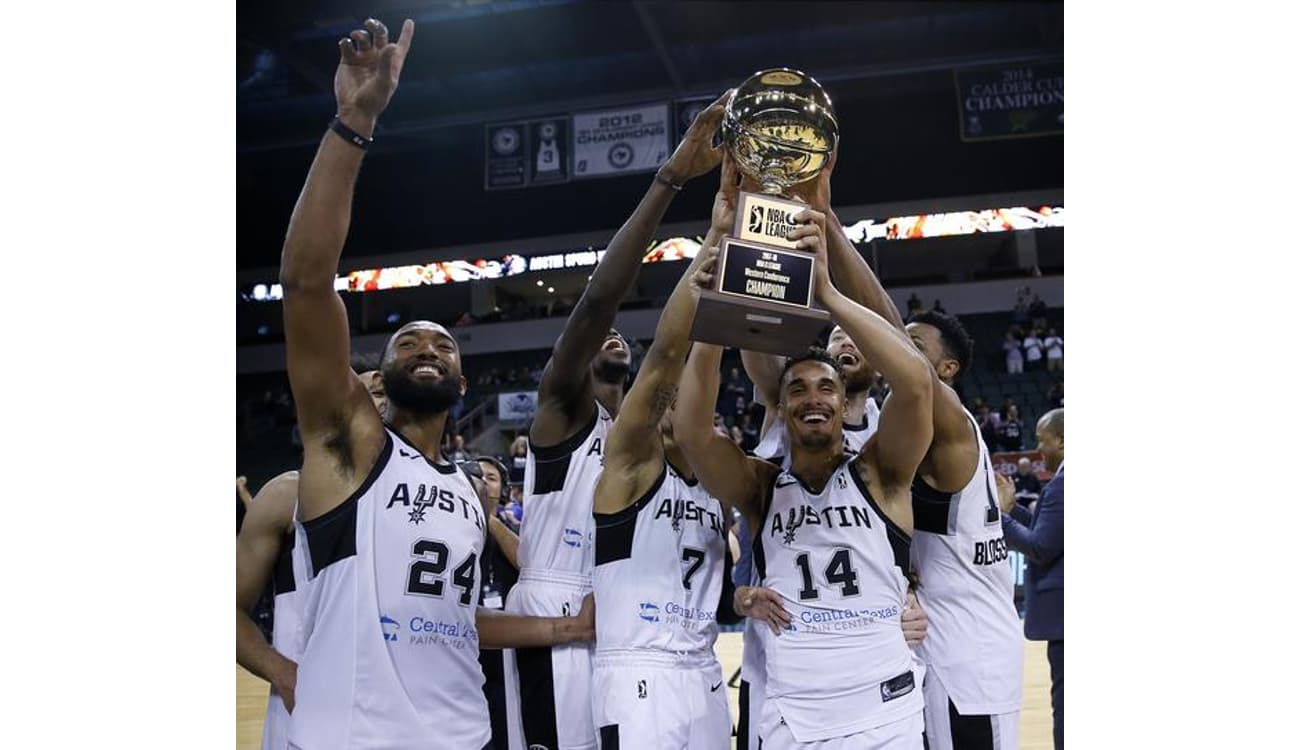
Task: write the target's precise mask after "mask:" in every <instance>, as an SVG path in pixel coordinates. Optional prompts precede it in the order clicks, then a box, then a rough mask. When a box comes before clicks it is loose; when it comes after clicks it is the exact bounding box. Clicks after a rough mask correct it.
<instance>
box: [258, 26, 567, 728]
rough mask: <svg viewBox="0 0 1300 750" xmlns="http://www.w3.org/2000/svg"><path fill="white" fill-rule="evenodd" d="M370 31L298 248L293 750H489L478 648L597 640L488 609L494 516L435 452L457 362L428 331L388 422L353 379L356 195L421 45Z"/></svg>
mask: <svg viewBox="0 0 1300 750" xmlns="http://www.w3.org/2000/svg"><path fill="white" fill-rule="evenodd" d="M414 30H415V24H414V23H413V22H411V21H410V20H407V21H406V22H405V23H404V24H403V26H402V32H401V34H400V36H399V38H398V39H397V41H395V42H392V43H390V42H389V40H388V29H387V28H386V27H385V26H384V25H383V24H382V23H380V22H378V21H376V20H373V19H371V20H368V21H366V23H365V28H364V29H356V30H354V31H353V32H352V33H351V34H350V35H349V36H348V37H347V38H344V39H342V40H340V42H339V53H340V62H339V66H338V70H337V71H336V73H335V80H334V88H335V96H336V99H337V104H338V110H337V111H338V117H337V120H336V122H335V124H334V125H333V126H331V129H330V132H328V133H326V134H325V136H324V139H323V140H322V142H321V145H320V148H319V149H318V151H317V152H316V157H315V160H314V161H313V163H312V167H311V171H310V172H309V174H308V176H307V181H306V184H305V185H304V186H303V190H302V193H301V195H300V196H299V198H298V203H297V205H296V206H295V207H294V212H293V216H292V218H291V220H290V223H289V230H288V233H287V235H286V237H285V242H284V252H283V256H282V259H281V267H280V282H281V284H282V285H283V287H284V318H285V348H286V353H287V363H288V371H289V382H290V386H291V388H292V390H293V395H294V400H295V403H296V406H297V412H298V425H299V429H300V431H301V434H302V442H303V465H302V470H301V472H300V474H299V481H298V510H297V515H298V519H299V521H300V523H301V524H302V529H303V537H304V538H305V542H306V544H305V547H306V549H305V552H306V555H305V558H304V559H305V561H306V562H307V563H308V566H307V567H308V570H309V573H310V575H311V583H310V585H309V586H308V587H307V591H306V594H307V595H306V598H305V600H304V601H303V607H302V612H303V622H304V625H305V627H306V628H307V631H306V632H307V635H306V638H305V641H304V643H303V646H302V653H301V657H300V660H299V662H298V669H297V682H296V685H295V690H294V692H295V696H294V697H295V706H294V710H293V714H292V716H291V719H290V722H289V732H288V737H289V745H290V746H291V747H302V748H310V750H318V749H320V748H324V749H328V748H340V749H342V748H360V747H381V746H382V747H440V748H456V750H462V749H464V748H482V747H483V746H484V745H485V744H487V742H488V740H489V736H490V727H489V723H488V716H487V704H486V702H485V700H484V697H483V693H482V690H481V687H482V684H483V673H482V670H481V669H480V667H479V663H478V659H477V657H478V650H479V647H480V646H482V647H484V648H494V647H502V646H506V645H512V646H531V645H544V644H551V643H563V642H572V641H577V640H589V639H590V638H591V636H592V629H593V628H592V621H591V618H592V613H591V610H590V602H587V603H586V605H585V611H583V612H580V613H579V615H580V616H579V617H574V618H552V619H547V618H520V617H511V616H506V615H495V614H492V613H490V612H488V611H487V610H483V609H480V608H479V606H478V594H479V588H478V583H479V575H478V559H479V556H480V554H481V552H482V548H483V543H484V535H485V519H484V513H483V509H482V506H481V500H480V497H479V495H478V492H477V488H476V487H475V485H474V484H473V483H472V482H471V481H470V478H469V476H468V475H467V474H466V473H465V472H464V471H463V470H461V469H459V468H458V467H456V466H455V465H454V464H451V463H449V462H448V461H446V459H445V458H444V457H443V456H442V455H441V454H440V452H439V445H440V442H441V439H442V435H443V433H444V431H445V428H446V426H447V419H448V410H449V409H450V408H451V406H452V405H453V404H454V403H455V402H456V400H457V399H459V398H460V397H461V396H462V395H463V394H464V392H465V379H464V377H462V375H461V359H460V348H459V345H458V343H457V341H456V339H455V337H454V336H452V335H451V333H450V332H448V331H447V329H446V328H444V327H443V326H441V325H438V324H436V323H432V322H429V321H414V322H411V323H407V324H406V325H403V326H402V327H401V328H399V329H398V330H397V332H396V333H394V334H393V335H392V337H391V338H390V339H389V340H388V342H387V344H386V345H385V347H384V351H383V356H382V359H381V363H380V372H381V373H382V378H383V384H384V389H385V391H386V393H387V397H388V409H387V421H385V420H384V419H381V417H380V415H379V413H378V412H377V410H376V409H375V407H374V405H373V403H372V402H371V399H370V394H369V393H368V389H367V387H366V383H364V382H363V381H362V379H361V378H360V377H358V376H357V375H356V374H354V373H353V371H352V369H351V368H350V367H349V365H348V362H349V356H350V352H349V348H350V347H349V341H348V322H347V311H346V308H345V307H344V305H343V301H342V300H341V299H340V298H339V295H338V293H337V292H336V291H335V290H334V278H335V276H336V275H337V273H338V264H339V256H340V254H341V253H342V250H343V243H344V240H345V239H346V237H347V233H348V227H349V224H350V222H351V204H352V191H353V186H354V184H355V182H356V177H357V173H358V171H359V170H360V166H361V160H362V156H363V154H364V149H365V147H366V145H367V143H368V140H367V139H369V138H370V136H371V134H372V133H373V132H374V128H375V123H376V121H377V119H378V117H379V115H380V114H381V113H382V112H383V110H384V109H385V107H386V106H387V104H388V101H389V99H390V98H391V97H392V95H393V92H394V91H395V89H396V87H397V81H398V78H399V76H400V74H401V69H402V65H403V63H404V61H405V59H406V56H407V53H408V50H409V48H410V44H411V38H412V35H413V34H414Z"/></svg>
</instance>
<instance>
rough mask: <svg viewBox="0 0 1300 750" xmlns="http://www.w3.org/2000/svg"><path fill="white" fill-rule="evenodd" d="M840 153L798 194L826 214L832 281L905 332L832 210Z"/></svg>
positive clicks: (847, 295)
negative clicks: (832, 176) (833, 188)
mask: <svg viewBox="0 0 1300 750" xmlns="http://www.w3.org/2000/svg"><path fill="white" fill-rule="evenodd" d="M839 155H840V154H839V150H838V149H836V151H835V153H834V154H833V155H832V156H831V160H830V162H828V163H827V164H826V168H825V169H823V170H822V171H821V174H819V175H817V178H816V179H814V180H809V181H808V182H806V183H804V184H803V185H800V186H796V187H795V191H794V192H795V193H796V194H797V195H798V196H799V197H801V198H803V199H804V200H806V201H808V205H809V206H811V207H812V208H813V209H814V210H817V211H820V212H822V213H823V214H825V215H826V235H827V236H826V243H827V247H826V254H827V258H828V260H829V262H830V271H831V278H833V279H834V280H835V286H836V287H838V288H839V290H840V291H841V292H843V293H844V296H846V297H848V298H849V299H851V300H853V301H854V302H856V303H858V304H859V305H862V306H863V307H865V308H867V309H868V310H871V311H872V312H874V313H876V314H877V315H879V316H880V317H882V318H884V319H885V320H887V321H889V323H890V324H891V325H893V326H894V327H895V328H897V329H899V330H902V328H903V316H902V315H901V314H899V312H898V308H897V307H896V306H895V305H894V301H893V300H891V299H890V298H889V295H888V294H887V293H886V292H885V288H884V287H883V286H881V284H880V279H879V278H877V277H876V274H875V273H873V272H872V270H871V266H869V265H868V264H867V261H866V259H865V258H863V257H862V254H861V253H859V252H858V250H857V248H855V247H854V246H853V242H852V241H851V240H850V239H849V236H848V235H847V234H845V233H844V225H843V224H841V223H840V220H839V217H838V216H836V215H835V212H834V211H833V210H832V209H831V174H832V173H833V172H834V170H835V162H836V160H838V159H839Z"/></svg>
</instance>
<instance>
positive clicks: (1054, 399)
mask: <svg viewBox="0 0 1300 750" xmlns="http://www.w3.org/2000/svg"><path fill="white" fill-rule="evenodd" d="M1047 408H1049V409H1064V408H1065V383H1057V384H1056V385H1054V386H1052V389H1051V390H1050V391H1048V392H1047Z"/></svg>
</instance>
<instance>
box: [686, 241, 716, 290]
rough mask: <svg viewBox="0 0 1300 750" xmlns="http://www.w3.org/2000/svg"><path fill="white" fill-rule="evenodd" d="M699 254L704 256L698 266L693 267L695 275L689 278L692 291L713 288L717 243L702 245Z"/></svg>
mask: <svg viewBox="0 0 1300 750" xmlns="http://www.w3.org/2000/svg"><path fill="white" fill-rule="evenodd" d="M700 254H701V255H703V256H704V260H703V261H702V262H701V263H700V266H699V268H697V269H695V276H694V277H693V278H692V279H691V288H692V291H698V290H700V289H712V288H713V274H714V272H715V269H716V268H717V264H718V247H717V245H714V246H712V247H702V248H700Z"/></svg>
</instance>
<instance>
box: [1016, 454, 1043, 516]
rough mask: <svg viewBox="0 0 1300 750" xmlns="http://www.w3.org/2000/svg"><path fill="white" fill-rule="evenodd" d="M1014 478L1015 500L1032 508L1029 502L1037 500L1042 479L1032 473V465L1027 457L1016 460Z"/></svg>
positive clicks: (1041, 489)
mask: <svg viewBox="0 0 1300 750" xmlns="http://www.w3.org/2000/svg"><path fill="white" fill-rule="evenodd" d="M1014 479H1015V482H1016V502H1017V503H1020V504H1021V505H1023V506H1025V507H1026V508H1030V510H1032V507H1031V506H1030V503H1032V502H1034V501H1035V500H1037V499H1038V493H1040V492H1042V491H1043V481H1042V480H1041V479H1039V478H1038V475H1037V474H1035V473H1034V465H1033V463H1032V462H1031V461H1030V460H1029V459H1027V458H1022V459H1020V460H1019V461H1017V462H1016V476H1015V477H1014Z"/></svg>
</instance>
